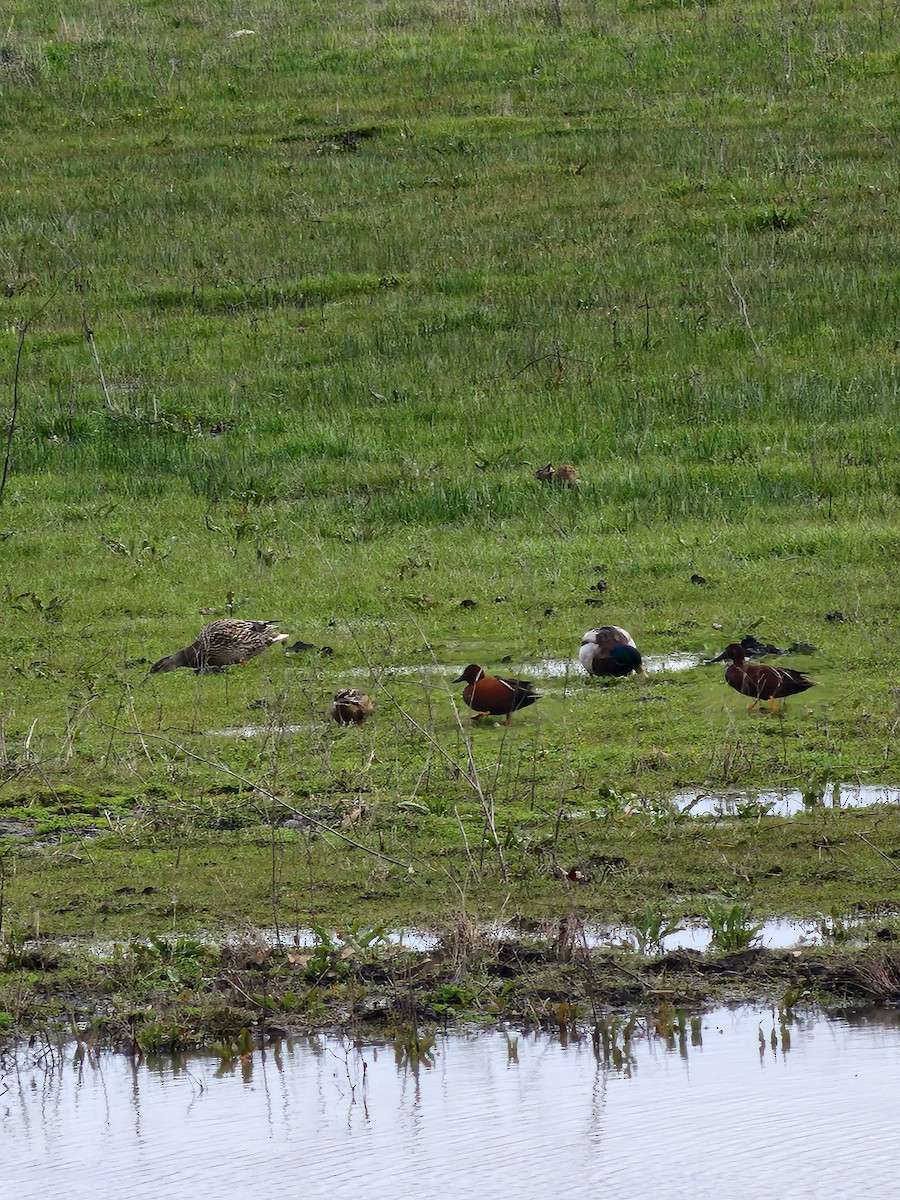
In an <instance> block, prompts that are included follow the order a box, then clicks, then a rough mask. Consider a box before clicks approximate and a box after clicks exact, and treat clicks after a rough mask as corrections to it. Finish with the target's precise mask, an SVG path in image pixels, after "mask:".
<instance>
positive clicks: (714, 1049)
mask: <svg viewBox="0 0 900 1200" xmlns="http://www.w3.org/2000/svg"><path fill="white" fill-rule="evenodd" d="M624 1024H625V1022H624V1018H620V1019H619V1021H618V1022H615V1021H609V1022H607V1023H606V1025H605V1027H604V1028H603V1031H602V1032H603V1034H604V1037H605V1039H606V1040H605V1049H604V1043H603V1042H602V1041H601V1043H600V1044H599V1046H598V1048H597V1049H595V1047H594V1045H593V1044H592V1042H591V1040H590V1039H589V1038H585V1039H582V1040H580V1041H574V1040H571V1039H568V1040H561V1039H560V1038H559V1037H558V1036H551V1035H548V1034H527V1035H526V1034H515V1033H509V1034H507V1033H503V1032H489V1033H480V1034H470V1035H465V1034H463V1035H446V1036H439V1037H438V1038H437V1039H436V1041H435V1044H434V1049H433V1052H432V1054H431V1055H430V1056H429V1057H427V1058H425V1059H420V1060H419V1061H418V1062H415V1061H410V1059H409V1058H408V1057H406V1056H405V1055H404V1054H403V1053H402V1051H401V1052H395V1050H394V1048H393V1047H391V1046H389V1045H388V1046H383V1045H382V1046H372V1045H363V1046H361V1047H358V1048H357V1047H354V1046H352V1045H351V1044H350V1043H348V1042H346V1041H340V1040H338V1039H334V1038H321V1039H315V1040H311V1041H309V1042H302V1043H295V1044H294V1045H293V1046H288V1045H282V1047H281V1049H280V1050H277V1051H273V1050H269V1051H268V1052H267V1054H266V1056H265V1057H264V1058H263V1056H262V1055H261V1054H260V1053H259V1052H257V1053H255V1054H254V1055H253V1056H252V1059H249V1060H247V1061H245V1062H235V1063H232V1064H230V1065H228V1066H222V1065H221V1064H220V1062H219V1061H218V1060H216V1059H210V1058H199V1057H193V1058H190V1059H187V1060H184V1061H181V1062H173V1061H172V1060H170V1059H162V1060H157V1061H155V1062H152V1063H149V1062H143V1063H141V1064H137V1063H133V1062H131V1061H130V1060H128V1059H126V1058H124V1057H120V1056H115V1055H111V1054H110V1055H100V1056H91V1055H86V1056H84V1057H82V1058H81V1059H80V1060H79V1059H78V1058H77V1056H75V1055H74V1053H73V1050H72V1049H71V1048H69V1049H67V1050H66V1051H65V1052H64V1053H63V1054H62V1056H58V1057H57V1056H46V1057H43V1058H42V1057H41V1056H40V1055H38V1054H37V1053H36V1052H35V1051H28V1050H25V1049H23V1050H21V1051H20V1052H19V1054H18V1057H17V1061H15V1062H13V1061H11V1059H10V1058H9V1057H8V1056H7V1058H6V1060H4V1062H3V1064H2V1066H0V1089H2V1091H3V1095H2V1098H0V1135H2V1144H3V1172H2V1174H3V1182H4V1184H5V1188H4V1192H5V1194H7V1195H9V1196H13V1197H16V1198H17V1200H29V1198H31V1197H38V1196H40V1197H42V1198H44V1200H55V1198H60V1200H62V1198H65V1200H80V1198H82V1197H84V1198H88V1197H90V1198H91V1200H104V1198H106V1197H118V1196H126V1195H127V1196H129V1197H133V1198H135V1200H144V1198H146V1200H158V1198H159V1197H160V1196H163V1195H164V1196H166V1197H167V1200H181V1198H182V1197H184V1198H185V1200H187V1198H188V1197H190V1198H191V1200H193V1197H195V1196H196V1195H213V1196H223V1197H224V1196H239V1195H240V1196H247V1197H255V1196H263V1195H264V1196H266V1197H267V1200H278V1198H280V1197H290V1198H291V1200H293V1198H294V1197H296V1196H297V1195H298V1194H299V1195H304V1196H309V1197H325V1196H327V1197H330V1198H332V1200H344V1198H347V1200H350V1198H352V1200H359V1198H360V1197H364V1198H365V1200H382V1198H384V1200H388V1198H390V1200H396V1198H397V1197H403V1196H415V1197H416V1198H417V1200H438V1198H440V1200H446V1198H447V1197H448V1196H456V1195H461V1194H466V1193H468V1194H470V1195H472V1196H477V1197H478V1198H479V1200H495V1198H496V1200H501V1198H502V1200H507V1198H508V1197H509V1196H510V1195H516V1194H517V1193H518V1194H520V1195H521V1196H523V1197H538V1196H544V1195H551V1194H560V1193H561V1192H565V1194H566V1195H567V1196H571V1197H574V1198H576V1200H579V1198H581V1197H585V1198H586V1197H592V1198H593V1197H595V1196H602V1197H604V1200H626V1198H627V1200H634V1198H636V1197H642V1196H653V1195H656V1196H661V1197H665V1198H666V1200H682V1198H685V1200H687V1198H688V1197H691V1198H693V1200H707V1198H708V1200H712V1198H713V1197H715V1200H719V1198H720V1197H722V1196H728V1197H729V1200H751V1198H752V1200H758V1197H760V1196H770V1195H788V1196H790V1197H791V1198H792V1200H806V1198H807V1197H825V1196H828V1197H833V1196H856V1195H869V1196H876V1197H887V1196H891V1195H895V1194H896V1150H895V1126H896V1122H895V1119H894V1115H893V1110H894V1102H895V1098H896V1095H897V1094H898V1088H900V1024H898V1014H897V1013H895V1012H890V1011H886V1012H885V1011H872V1012H868V1013H864V1014H859V1015H854V1016H850V1017H844V1018H840V1019H828V1018H826V1017H824V1016H822V1015H818V1014H815V1015H806V1016H799V1017H797V1018H796V1019H787V1020H782V1019H780V1018H779V1015H778V1014H777V1013H773V1012H772V1011H771V1010H769V1009H754V1008H739V1009H733V1010H731V1009H718V1010H715V1011H713V1012H711V1013H709V1014H707V1015H705V1016H703V1017H702V1018H700V1017H698V1018H695V1019H694V1020H690V1019H688V1020H686V1021H684V1022H682V1023H681V1024H680V1025H675V1026H672V1025H671V1024H669V1025H667V1026H665V1027H663V1028H662V1029H660V1030H659V1031H654V1030H653V1028H652V1024H648V1023H646V1022H645V1023H638V1025H637V1026H636V1027H635V1030H634V1034H633V1036H632V1037H631V1039H630V1040H627V1039H626V1038H625V1037H624V1036H623V1027H624Z"/></svg>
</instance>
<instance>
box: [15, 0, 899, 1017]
mask: <svg viewBox="0 0 900 1200" xmlns="http://www.w3.org/2000/svg"><path fill="white" fill-rule="evenodd" d="M898 45H900V12H898V8H897V6H896V4H887V3H885V2H884V0H880V2H879V0H865V2H863V3H859V2H856V0H854V2H853V3H851V2H850V0H823V2H822V3H799V2H793V0H786V2H782V3H774V2H771V3H770V2H762V0H750V2H749V3H746V2H745V3H736V2H734V0H720V2H719V3H712V2H710V3H704V2H701V0H696V2H689V0H685V2H684V3H679V2H677V0H593V2H591V0H584V2H582V0H547V2H546V3H543V2H540V3H522V4H518V3H516V4H511V3H505V2H501V0H496V2H491V0H470V2H465V0H418V2H416V3H399V2H397V0H383V2H382V0H347V3H344V4H341V5H338V4H328V3H321V2H320V3H316V2H313V0H291V2H290V3H288V0H264V2H263V3H261V4H258V5H254V6H251V7H248V8H244V7H242V6H241V5H235V4H232V3H228V4H225V3H221V2H218V0H208V2H207V0H204V2H203V3H200V2H199V0H185V2H178V0H158V2H154V3H141V4H138V3H132V4H121V3H112V0H93V2H84V0H73V3H70V4H67V5H65V6H64V7H63V8H60V7H59V6H51V7H48V6H46V5H39V4H36V3H33V2H31V0H12V2H11V3H10V4H9V5H7V7H6V11H5V14H4V21H3V29H2V31H0V162H2V168H3V169H2V171H0V201H2V203H0V311H2V336H3V339H4V347H5V349H4V353H3V355H2V358H0V438H2V444H0V455H2V459H3V462H2V482H0V548H2V594H0V612H2V614H3V621H2V625H0V772H2V784H0V830H2V835H3V836H2V837H0V863H2V889H0V910H2V921H3V922H4V925H3V930H4V932H6V931H8V930H9V929H15V930H17V931H18V932H17V934H16V937H17V938H19V939H21V937H22V936H23V932H22V931H25V932H26V933H27V932H29V931H30V932H32V933H37V932H41V933H50V934H73V933H80V934H89V935H94V934H96V935H98V936H105V935H110V936H117V937H119V936H129V935H139V934H144V933H148V932H159V931H160V929H168V930H172V929H174V930H176V931H181V930H183V929H185V928H197V927H201V926H202V927H204V928H210V927H216V926H222V927H224V926H232V927H233V926H235V925H241V924H246V925H253V924H269V925H270V924H272V923H273V921H274V923H276V924H277V923H278V920H279V914H280V915H281V916H282V917H285V916H286V914H285V912H284V911H283V910H282V908H281V906H282V904H283V903H284V904H287V905H288V906H289V908H290V913H289V914H287V915H289V917H290V920H296V921H300V922H301V923H302V922H308V921H310V920H313V919H315V920H322V921H325V922H326V923H328V922H337V921H346V920H351V919H355V920H358V919H360V918H361V917H363V916H364V917H365V918H366V919H369V918H371V919H373V920H375V919H378V920H388V921H398V920H417V921H419V922H422V921H426V922H427V921H428V920H429V919H435V918H436V917H437V915H439V914H446V913H448V912H449V911H450V910H451V908H453V907H454V906H459V905H463V906H467V907H468V908H469V909H471V908H472V907H473V906H474V908H475V909H476V910H477V911H476V915H484V916H487V915H492V916H493V915H496V914H497V913H499V912H503V913H506V914H507V915H508V914H509V913H510V912H519V911H528V912H530V913H533V914H536V915H538V916H541V915H546V914H547V913H548V912H550V913H552V912H555V911H556V909H557V908H558V907H560V906H563V907H565V906H566V905H568V904H570V903H571V899H570V898H566V899H564V900H563V899H561V893H560V890H559V889H560V883H559V880H558V878H557V877H556V876H557V872H558V871H559V870H560V869H562V870H563V871H568V870H569V869H570V867H574V866H575V865H576V864H578V863H581V864H583V863H586V862H590V861H591V860H592V859H596V858H597V856H598V855H603V854H607V855H609V854H610V852H611V848H612V850H614V851H615V853H614V854H613V857H614V858H617V859H626V860H627V861H628V862H629V864H630V867H629V871H630V874H627V878H626V881H625V883H623V881H622V877H621V872H620V873H619V874H618V875H615V874H614V876H613V877H610V876H609V874H608V873H607V872H605V871H603V870H600V871H594V872H591V871H589V870H588V871H586V872H585V874H586V875H587V876H589V877H590V879H592V880H593V883H592V884H591V883H590V881H588V885H587V886H584V887H582V888H581V889H580V890H579V891H578V895H577V901H578V904H579V905H580V906H581V907H582V908H583V909H584V910H585V911H588V912H590V913H593V914H594V915H610V916H615V917H616V918H622V919H630V918H634V917H635V915H636V914H638V913H640V912H643V911H644V910H645V908H646V904H647V903H651V904H656V905H663V904H665V905H668V906H670V907H672V908H673V910H677V911H678V912H697V911H700V910H701V909H702V905H703V903H705V902H706V900H707V899H708V898H709V897H710V896H718V895H725V896H726V897H729V898H733V897H738V898H740V900H741V901H742V902H745V901H746V902H747V903H749V904H750V905H751V907H753V906H755V907H756V909H757V910H758V911H761V912H763V913H772V912H778V911H792V912H795V913H800V914H802V915H806V914H814V913H817V912H823V913H824V912H829V911H831V910H832V908H833V909H834V910H835V911H840V912H841V913H846V912H848V911H850V910H851V909H852V908H853V906H854V905H863V906H864V907H865V906H867V905H868V906H870V907H871V906H880V907H881V910H882V911H884V910H892V908H893V907H894V906H895V904H896V902H900V888H898V874H897V871H898V868H897V865H896V864H897V859H896V857H895V855H896V852H897V850H898V847H900V825H898V822H897V817H896V814H895V813H894V812H893V811H891V810H890V809H888V808H884V807H882V808H881V809H878V810H875V809H872V810H864V811H863V812H862V813H855V814H842V813H830V812H828V813H825V812H822V811H821V810H818V811H817V810H816V809H815V808H814V807H813V808H812V810H811V813H810V814H808V815H807V816H805V817H803V816H801V817H799V818H796V819H795V821H794V822H793V823H792V822H789V821H788V822H785V821H778V820H777V819H776V818H772V817H766V816H764V815H760V812H759V809H758V807H756V806H754V804H753V800H754V798H755V797H756V795H757V794H758V793H760V792H763V791H767V790H771V789H772V788H779V787H795V788H800V789H802V790H804V792H805V794H806V796H807V797H808V799H809V803H810V805H811V806H814V805H815V801H816V799H817V797H818V796H820V795H821V794H822V792H823V791H824V788H825V786H826V784H827V783H828V782H829V781H831V782H832V783H835V782H836V783H846V784H850V783H858V782H863V783H874V784H884V785H897V784H898V783H900V753H898V749H897V733H898V725H900V691H898V688H900V680H898V677H897V668H896V663H897V654H896V647H897V640H898V629H900V590H898V558H900V423H898V421H897V411H898V399H900V372H898V367H900V257H898V252H897V229H898V226H900V154H898V139H900V120H898V118H900V103H898V96H900V54H898V51H897V47H898ZM548 461H549V462H552V463H554V464H557V465H559V464H563V463H568V464H571V465H572V466H574V468H575V469H576V471H577V472H578V475H579V476H580V479H581V485H580V486H579V487H577V488H571V489H568V488H561V487H557V486H554V485H553V484H548V483H541V482H539V481H538V480H537V479H536V478H535V477H534V472H535V470H536V469H537V468H538V467H540V466H542V465H543V464H545V463H547V462H548ZM226 615H232V616H236V617H252V618H266V619H275V620H277V621H279V622H280V625H281V628H282V629H283V630H284V631H285V632H287V633H289V635H290V637H289V639H288V643H287V644H288V645H292V644H293V643H294V642H295V641H298V640H299V641H303V642H306V643H309V644H310V646H311V647H312V648H308V649H305V650H300V651H299V652H297V653H294V654H291V655H287V654H285V653H284V652H283V650H282V648H281V647H275V648H273V649H271V650H269V651H267V652H266V653H265V654H264V655H263V656H262V657H260V658H256V659H254V660H252V661H251V662H250V663H249V664H248V665H247V666H246V667H244V668H241V667H236V668H234V669H232V670H230V671H229V672H227V673H225V674H222V675H215V674H213V675H210V674H207V675H202V676H197V675H195V674H194V673H192V672H190V671H186V670H182V671H178V672H175V673H172V674H162V675H153V676H150V675H148V667H149V665H150V664H151V663H152V662H153V661H154V660H156V659H157V658H159V657H160V656H162V655H164V654H166V653H168V652H170V651H173V650H176V649H178V648H179V647H181V646H184V645H186V644H188V643H189V642H190V641H191V640H192V639H193V637H194V636H195V634H196V633H197V631H198V630H199V628H200V627H201V626H202V625H203V624H205V623H206V622H207V621H210V620H213V619H214V618H216V617H219V616H226ZM601 624H618V625H622V626H624V627H625V628H627V629H628V630H629V631H630V632H631V633H632V635H633V636H634V638H635V640H636V641H637V643H638V645H639V646H640V648H641V650H642V652H643V653H644V655H645V658H647V659H648V661H649V662H650V663H652V664H653V666H654V669H653V670H652V671H650V673H649V674H648V675H647V677H646V678H645V679H639V678H631V679H628V680H623V681H619V682H616V683H614V684H612V685H610V686H604V685H603V683H601V682H599V681H589V680H588V679H587V677H586V676H585V675H584V673H583V672H582V671H581V670H580V668H579V667H578V664H577V650H578V646H579V644H580V641H581V637H582V634H583V632H584V631H585V630H586V629H588V628H590V627H592V626H595V625H601ZM750 631H753V632H754V633H756V634H757V636H759V637H761V638H764V639H765V640H769V641H774V642H776V643H777V644H778V645H780V646H783V647H789V646H791V645H794V646H799V647H800V651H802V653H801V652H798V653H795V654H794V655H792V656H791V657H789V658H786V659H785V660H784V662H785V663H786V664H787V665H790V666H792V667H795V668H798V669H801V670H805V671H808V672H809V673H810V674H811V675H812V677H813V678H814V679H815V680H816V683H817V686H816V687H815V688H814V689H811V690H810V691H809V692H806V693H804V694H803V695H801V696H797V697H794V698H792V699H789V700H788V701H787V702H786V704H785V705H784V707H783V709H782V710H781V711H780V712H779V713H777V714H774V715H773V714H772V713H770V712H769V711H768V710H767V709H765V708H764V707H763V709H762V711H759V710H757V711H754V712H751V713H748V711H747V707H748V703H747V701H746V699H745V698H743V697H740V696H738V695H737V694H736V693H735V692H734V691H732V690H731V689H729V688H728V687H726V685H725V683H724V680H723V671H722V668H721V666H707V665H705V660H706V659H708V658H712V657H713V656H714V655H715V654H717V653H718V652H719V651H721V650H722V649H723V648H724V646H725V645H726V644H727V643H728V642H729V641H733V640H737V639H739V638H740V637H742V636H743V635H744V634H746V633H748V632H750ZM323 648H325V649H323ZM688 656H690V657H688ZM567 661H568V662H570V663H571V666H570V668H569V669H568V670H567V669H566V667H565V663H566V662H567ZM468 662H478V663H480V664H481V665H483V666H484V667H485V668H486V669H488V670H489V671H491V670H500V671H503V672H505V673H507V674H513V675H515V674H523V675H528V674H529V673H530V674H531V676H532V678H535V679H536V681H537V683H538V685H539V688H540V690H541V691H542V692H543V696H542V698H541V700H540V702H539V703H538V704H537V705H535V706H533V707H531V708H529V709H528V710H527V711H524V712H521V713H518V714H516V715H515V717H514V718H513V721H512V724H511V725H510V726H509V727H508V728H506V727H503V726H500V725H495V724H493V723H491V722H485V723H481V724H475V725H473V724H472V722H471V721H470V720H469V717H470V715H471V714H469V713H468V711H467V710H466V709H465V708H464V706H463V705H462V703H461V688H460V687H459V686H453V685H452V684H451V683H450V681H451V680H452V679H453V677H454V676H456V675H458V674H459V673H460V671H461V670H462V668H463V667H464V666H465V665H466V663H468ZM687 663H690V664H691V665H686V664H687ZM548 664H556V665H555V667H548ZM560 664H562V665H560ZM344 686H357V687H362V688H363V689H364V690H366V691H367V692H369V694H370V695H371V696H372V698H373V700H374V703H375V708H376V711H375V715H374V717H373V718H372V719H371V720H370V721H369V722H368V723H367V724H365V725H363V726H361V727H360V728H351V729H346V730H342V729H338V728H337V727H336V726H334V725H333V724H332V723H331V722H330V721H329V720H328V717H327V708H328V703H329V700H330V698H331V696H332V694H333V693H334V691H335V690H336V689H337V688H338V687H344ZM698 786H699V787H703V788H706V789H712V790H715V789H720V788H726V787H727V788H736V789H740V790H741V792H742V793H743V794H745V795H746V796H747V798H748V801H749V803H748V807H747V812H748V813H752V816H751V817H750V818H749V823H747V822H744V823H743V824H742V823H741V822H740V821H739V822H737V823H731V824H728V823H725V824H723V823H720V822H713V823H706V824H704V823H703V822H701V821H696V820H694V819H692V818H690V819H682V818H678V817H677V813H676V812H674V810H673V809H672V807H671V802H672V800H673V797H675V796H677V795H678V793H680V792H682V791H685V790H688V789H691V788H696V787H698ZM286 821H287V824H285V822H286ZM857 835H858V836H857ZM823 839H824V841H823ZM835 845H839V846H840V847H841V849H840V851H839V852H838V851H836V850H835V849H834V847H835ZM791 846H795V847H800V849H799V850H798V853H797V855H796V856H795V859H792V858H791V855H790V847H791ZM823 846H826V847H827V850H823V848H822V847H823ZM823 856H825V857H827V858H828V861H829V863H830V864H831V866H829V867H828V868H827V869H826V867H825V866H823ZM892 856H894V857H892ZM776 859H777V860H778V861H775V860H776ZM835 863H838V867H837V868H835V867H834V864H835ZM410 868H411V870H410ZM776 868H777V869H776ZM204 881H205V882H204ZM138 885H139V886H138ZM145 888H149V889H150V890H149V891H148V892H146V893H145V892H144V891H143V889H145ZM122 889H125V890H124V891H123V890H122ZM128 889H136V890H134V891H130V890H128ZM142 895H146V897H148V899H147V900H146V903H144V902H141V901H140V897H141V896H142ZM117 896H118V897H119V900H117V899H115V897H117ZM122 896H127V897H129V899H128V901H127V903H125V902H124V901H121V897H122ZM134 897H138V899H137V900H135V899H134ZM361 897H362V899H361ZM8 1003H9V1002H8Z"/></svg>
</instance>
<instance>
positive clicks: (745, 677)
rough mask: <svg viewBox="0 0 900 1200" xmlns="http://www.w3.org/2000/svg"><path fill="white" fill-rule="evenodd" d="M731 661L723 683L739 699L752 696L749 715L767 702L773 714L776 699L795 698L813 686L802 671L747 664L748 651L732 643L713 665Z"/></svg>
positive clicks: (766, 664)
mask: <svg viewBox="0 0 900 1200" xmlns="http://www.w3.org/2000/svg"><path fill="white" fill-rule="evenodd" d="M729 660H730V662H731V666H730V667H728V669H727V670H726V672H725V682H726V683H727V684H728V685H729V686H730V687H733V688H734V690H735V691H736V692H740V693H741V695H742V696H752V697H753V703H752V704H751V705H750V708H749V709H748V710H747V711H748V712H752V711H753V709H754V708H756V706H757V704H758V703H759V702H760V700H768V702H769V707H770V708H771V710H772V712H775V711H776V708H777V705H776V703H775V701H776V700H779V699H781V698H782V697H783V696H795V695H796V694H797V693H798V692H805V691H806V690H807V688H811V687H815V686H816V685H815V681H814V680H812V679H810V678H809V677H808V676H807V675H805V674H804V672H803V671H791V670H789V669H788V668H787V667H771V666H769V665H768V663H748V662H747V651H746V650H745V649H744V647H743V646H739V645H737V643H732V645H730V646H726V647H725V649H724V650H723V651H722V653H721V654H720V655H719V656H718V657H717V658H714V659H713V660H712V661H713V662H727V661H729Z"/></svg>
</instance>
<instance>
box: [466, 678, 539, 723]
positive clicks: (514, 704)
mask: <svg viewBox="0 0 900 1200" xmlns="http://www.w3.org/2000/svg"><path fill="white" fill-rule="evenodd" d="M453 682H454V683H465V684H466V685H467V686H466V687H464V688H463V701H464V702H465V703H466V704H468V706H469V708H474V709H475V716H474V717H473V718H472V720H473V721H477V720H478V718H479V717H503V716H505V717H506V724H507V725H508V724H509V721H510V717H511V716H512V714H513V713H514V712H515V711H516V710H517V709H519V708H527V707H528V705H529V704H534V703H535V701H537V700H540V698H541V694H540V692H536V691H535V690H534V684H533V683H529V682H528V681H527V680H525V679H504V678H503V676H502V675H496V676H494V675H485V673H484V670H483V669H482V668H481V667H479V666H478V665H477V664H476V663H470V664H469V666H467V667H466V669H465V670H464V671H463V673H462V675H460V676H458V677H457V678H456V679H454V680H453Z"/></svg>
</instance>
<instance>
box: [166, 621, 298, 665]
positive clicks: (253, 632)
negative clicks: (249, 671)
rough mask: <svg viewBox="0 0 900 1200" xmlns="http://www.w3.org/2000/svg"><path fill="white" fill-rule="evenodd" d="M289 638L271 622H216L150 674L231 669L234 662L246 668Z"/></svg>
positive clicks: (167, 656) (168, 655) (205, 627)
mask: <svg viewBox="0 0 900 1200" xmlns="http://www.w3.org/2000/svg"><path fill="white" fill-rule="evenodd" d="M287 636H288V635H287V634H286V633H278V632H277V631H276V630H275V629H274V628H273V625H272V622H271V621H236V620H233V619H231V618H229V619H226V620H223V621H213V622H212V624H210V625H206V626H204V627H203V629H201V630H200V632H199V633H198V634H197V636H196V638H195V639H194V641H193V642H191V644H190V646H185V648H184V649H183V650H176V651H175V653H174V654H167V655H166V657H165V658H161V659H160V660H159V662H155V663H154V664H153V666H152V667H151V668H150V674H151V675H154V674H156V672H158V671H175V670H177V669H178V667H191V668H192V669H193V670H195V671H206V670H209V669H210V668H211V667H232V666H234V665H235V663H240V664H241V665H242V666H243V664H244V663H246V662H247V661H248V659H251V658H255V657H256V655H257V654H262V652H263V650H268V648H269V646H271V645H273V644H274V643H275V642H283V641H284V640H285V639H286V638H287Z"/></svg>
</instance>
